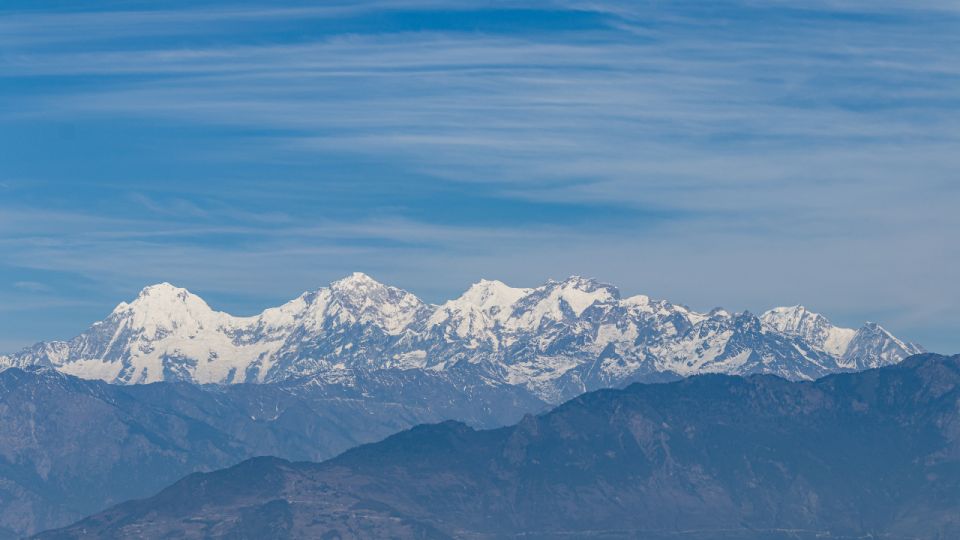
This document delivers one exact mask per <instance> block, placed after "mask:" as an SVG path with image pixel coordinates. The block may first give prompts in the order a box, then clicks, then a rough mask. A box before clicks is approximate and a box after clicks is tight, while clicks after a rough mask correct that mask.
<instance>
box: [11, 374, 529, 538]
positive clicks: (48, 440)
mask: <svg viewBox="0 0 960 540" xmlns="http://www.w3.org/2000/svg"><path fill="white" fill-rule="evenodd" d="M544 407H545V404H544V403H543V402H540V401H537V400H536V399H534V398H532V397H531V396H530V395H529V394H528V393H526V392H522V389H519V388H515V387H509V386H498V387H493V386H483V387H479V388H473V389H471V388H465V387H464V385H462V384H456V383H454V382H452V381H450V380H448V379H447V378H443V377H438V376H431V375H430V374H425V373H419V372H404V371H396V370H384V371H379V372H377V373H375V374H372V375H370V376H368V377H365V378H364V380H363V385H362V386H357V385H349V386H347V385H338V384H324V383H321V382H318V381H316V380H312V379H311V380H307V381H289V382H287V383H284V384H238V385H229V386H199V385H194V384H186V383H154V384H145V385H130V386H118V385H110V384H106V383H103V382H101V381H88V380H82V379H78V378H75V377H72V376H68V375H65V374H62V373H58V372H56V371H54V370H51V369H41V370H39V371H23V370H20V369H9V370H6V371H4V372H2V373H0V419H2V420H0V538H7V537H9V538H19V537H22V536H23V535H25V534H30V533H33V532H36V531H38V530H43V529H47V528H50V527H55V526H60V525H64V524H66V523H70V522H72V521H74V520H76V519H78V518H80V517H82V516H84V515H87V514H90V513H92V512H96V511H99V510H102V509H103V508H106V507H107V506H109V505H111V504H115V503H117V502H119V501H122V500H126V499H130V498H135V497H143V496H147V495H149V494H151V493H155V492H156V491H157V490H158V489H160V488H162V487H163V486H165V485H168V484H169V483H171V482H173V481H174V480H176V479H178V478H180V477H182V476H184V475H186V474H189V473H191V472H195V471H209V470H213V469H217V468H221V467H226V466H229V465H233V464H235V463H238V462H240V461H242V460H244V459H247V458H250V457H253V456H259V455H274V456H280V457H284V458H287V459H294V460H320V459H326V458H329V457H331V456H333V455H335V454H337V453H339V452H342V451H344V450H346V449H348V448H350V447H353V446H356V445H357V444H360V443H365V442H370V441H375V440H379V439H381V438H383V437H385V436H387V435H389V434H391V433H395V432H397V431H399V430H401V429H405V428H408V427H410V426H412V425H414V424H417V423H422V422H437V421H440V420H445V419H448V418H457V419H461V420H464V421H466V422H470V423H471V424H473V425H477V426H488V427H492V426H498V425H503V424H507V423H510V422H514V421H516V420H517V419H519V418H520V417H521V416H522V415H523V414H524V413H525V412H529V411H538V410H542V409H543V408H544Z"/></svg>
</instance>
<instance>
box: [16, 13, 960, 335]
mask: <svg viewBox="0 0 960 540" xmlns="http://www.w3.org/2000/svg"><path fill="white" fill-rule="evenodd" d="M158 5H159V4H157V3H154V2H145V1H121V0H116V1H96V2H90V1H80V2H75V1H74V2H67V1H54V2H44V3H43V4H42V6H43V7H42V8H38V6H40V4H39V3H37V2H33V1H26V0H9V1H7V2H4V3H3V5H2V6H0V119H2V121H0V323H2V324H0V352H11V351H13V350H16V349H18V348H20V347H23V346H26V345H28V344H30V343H33V342H35V341H38V340H41V339H53V338H69V337H72V336H73V335H76V334H78V333H79V332H81V331H82V330H84V329H85V328H86V327H87V326H88V325H89V324H90V323H92V322H93V321H95V320H99V319H101V318H103V317H104V316H105V315H107V314H108V313H109V312H110V310H111V309H112V308H113V307H114V306H115V305H116V304H117V303H119V302H120V301H123V300H129V299H130V298H132V297H133V296H135V295H136V293H137V291H138V290H139V289H141V288H142V287H144V286H146V285H148V284H151V283H156V282H160V281H168V282H172V283H174V284H177V285H180V286H183V287H187V288H189V289H190V290H192V291H194V292H196V293H197V294H199V295H201V296H203V297H204V298H205V299H206V300H207V301H208V302H209V303H210V304H211V305H212V306H213V307H215V308H218V309H222V310H225V311H229V312H232V313H236V314H252V313H256V312H259V311H261V310H262V309H264V308H266V307H269V306H272V305H278V304H280V303H282V302H284V301H286V300H289V299H290V298H293V297H295V296H297V295H298V294H299V293H300V292H302V291H304V290H308V289H315V288H317V287H320V286H324V285H326V284H327V283H329V282H330V281H333V280H335V279H337V278H340V277H342V276H344V275H346V274H349V273H351V272H353V271H363V272H366V273H368V274H370V275H372V276H373V277H375V278H376V279H378V280H380V281H383V282H385V283H388V284H391V285H395V286H399V287H402V288H405V289H407V290H410V291H411V292H414V293H416V294H417V295H418V296H420V297H421V298H423V299H424V300H426V301H430V302H442V301H443V300H446V299H448V298H451V297H455V296H457V295H458V294H459V293H460V292H462V291H463V290H465V289H466V288H467V287H468V286H469V285H470V283H472V282H475V281H477V280H479V279H480V278H490V279H500V280H502V281H505V282H507V283H509V284H511V285H516V286H534V285H538V284H540V283H542V282H544V281H545V280H547V279H548V278H557V279H562V278H564V277H566V276H569V275H572V274H578V275H584V276H589V277H595V278H597V279H599V280H601V281H604V282H608V283H612V284H614V285H616V286H618V287H619V288H620V290H621V291H622V293H623V294H624V295H630V294H637V293H643V294H648V295H650V296H653V297H655V298H666V299H668V300H671V301H673V302H676V303H682V304H686V305H689V306H691V307H693V308H695V309H700V310H704V311H706V310H709V309H710V308H712V307H715V306H723V307H725V308H727V309H730V310H744V309H748V310H750V311H752V312H755V313H759V312H762V311H764V310H766V309H768V308H770V307H773V306H778V305H793V304H804V305H806V306H807V307H808V308H810V309H812V310H814V311H818V312H821V313H823V314H825V315H826V316H827V317H829V318H830V319H831V320H833V321H834V322H836V323H838V324H842V325H846V326H859V325H860V324H861V323H862V322H863V321H865V320H872V321H876V322H879V323H881V324H882V325H884V326H885V327H886V328H888V329H889V330H891V331H892V332H893V333H894V334H896V335H898V336H899V337H902V338H905V339H909V340H913V341H917V342H919V343H921V344H923V345H924V346H926V347H927V348H928V349H931V350H935V351H938V352H944V353H956V352H960V332H958V329H960V310H958V309H957V308H958V306H960V285H958V279H957V275H958V271H957V268H960V211H958V210H957V209H958V208H960V174H958V173H960V150H958V149H960V144H958V143H960V4H958V3H956V2H946V1H936V0H927V1H923V0H921V1H915V2H893V1H885V0H877V1H866V0H836V1H828V0H812V1H806V2H787V1H766V2H759V1H757V2H751V1H743V0H741V1H721V2H682V1H681V2H642V1H639V2H638V1H617V0H595V1H591V2H572V1H561V0H556V1H550V0H548V1H541V2H520V1H516V2H515V1H502V2H486V3H482V4H479V3H478V4H475V5H474V6H475V7H469V8H467V7H465V6H466V4H465V3H463V2H451V1H449V0H444V1H440V0H437V1H414V0H401V1H393V2H390V1H386V2H384V1H380V2H378V1H365V2H342V3H337V2H323V3H315V2H292V1H282V2H229V3H227V2H211V1H191V2H187V1H173V2H164V3H163V7H162V8H158Z"/></svg>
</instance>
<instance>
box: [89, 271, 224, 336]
mask: <svg viewBox="0 0 960 540" xmlns="http://www.w3.org/2000/svg"><path fill="white" fill-rule="evenodd" d="M229 318H230V316H229V315H226V314H225V313H219V312H216V311H214V310H213V309H211V308H210V306H208V305H207V303H206V302H204V301H203V299H202V298H200V297H199V296H197V295H195V294H193V293H191V292H190V291H188V290H187V289H183V288H180V287H175V286H173V285H171V284H169V283H158V284H156V285H151V286H149V287H145V288H144V289H143V290H141V291H140V294H139V295H138V296H137V298H136V299H134V300H133V301H132V302H130V303H126V302H123V303H121V304H120V305H118V306H117V307H116V308H115V309H114V310H113V313H111V315H110V318H108V319H107V321H108V322H109V321H112V320H113V321H123V322H125V323H126V324H127V326H128V328H129V329H136V330H142V331H144V332H145V333H146V334H148V335H155V334H157V333H167V332H171V331H174V330H178V329H180V330H186V331H188V332H193V333H195V332H197V331H200V330H202V329H203V328H214V327H216V326H218V325H220V324H222V323H223V322H224V321H225V320H226V319H229Z"/></svg>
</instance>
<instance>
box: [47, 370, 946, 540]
mask: <svg viewBox="0 0 960 540" xmlns="http://www.w3.org/2000/svg"><path fill="white" fill-rule="evenodd" d="M128 537H148V538H160V537H177V538H179V537H215V538H341V539H347V538H382V537H393V538H652V539H660V538H663V539H667V538H669V539H708V538H709V539H714V538H722V539H733V538H736V539H749V540H759V539H768V538H811V539H812V538H904V539H906V538H929V539H948V538H960V356H953V357H944V356H937V355H930V354H926V355H917V356H913V357H911V358H909V359H907V360H905V361H904V362H902V363H900V364H898V365H895V366H890V367H884V368H880V369H872V370H868V371H864V372H860V373H849V374H839V375H832V376H828V377H825V378H823V379H820V380H817V381H815V382H790V381H787V380H784V379H780V378H776V377H773V376H763V375H761V376H751V377H747V378H743V377H736V376H726V375H704V376H696V377H691V378H689V379H685V380H681V381H677V382H671V383H665V384H635V385H632V386H630V387H628V388H626V389H624V390H601V391H596V392H591V393H588V394H585V395H583V396H581V397H578V398H576V399H574V400H571V401H569V402H567V403H564V404H563V405H561V406H559V407H557V408H556V409H554V410H552V411H551V412H549V413H545V414H542V415H540V416H527V417H525V418H524V419H523V420H522V421H521V422H520V423H518V424H516V425H514V426H512V427H507V428H499V429H493V430H485V431H477V430H474V429H472V428H470V427H468V426H467V425H465V424H462V423H458V422H444V423H441V424H435V425H422V426H418V427H415V428H413V429H410V430H408V431H404V432H402V433H399V434H397V435H394V436H391V437H389V438H387V439H386V440H384V441H382V442H379V443H375V444H368V445H364V446H361V447H358V448H356V449H353V450H350V451H348V452H346V453H344V454H342V455H341V456H339V457H337V458H335V459H332V460H329V461H326V462H323V463H319V464H317V463H291V462H288V461H284V460H281V459H276V458H257V459H253V460H249V461H246V462H243V463H241V464H240V465H237V466H235V467H231V468H229V469H224V470H220V471H216V472H213V473H197V474H192V475H190V476H187V477H186V478H184V479H182V480H180V481H179V482H177V483H175V484H173V485H172V486H170V487H169V488H167V489H165V490H163V491H161V492H160V493H159V494H157V495H156V496H154V497H151V498H148V499H143V500H137V501H131V502H126V503H123V504H120V505H117V506H115V507H113V508H111V509H109V510H107V511H105V512H102V513H99V514H96V515H94V516H91V517H89V518H86V519H84V520H82V521H80V522H78V523H76V524H74V525H72V526H70V527H67V528H64V529H61V530H57V531H50V532H47V533H44V534H41V535H40V536H39V538H43V539H61V538H128Z"/></svg>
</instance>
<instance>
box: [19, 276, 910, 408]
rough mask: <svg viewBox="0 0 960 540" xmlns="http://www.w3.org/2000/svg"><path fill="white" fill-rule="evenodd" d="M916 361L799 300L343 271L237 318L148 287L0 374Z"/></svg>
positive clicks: (597, 374)
mask: <svg viewBox="0 0 960 540" xmlns="http://www.w3.org/2000/svg"><path fill="white" fill-rule="evenodd" d="M919 352H923V348H922V347H920V346H919V345H916V344H913V343H906V342H903V341H901V340H899V339H897V338H896V337H894V336H893V335H892V334H890V333H889V332H887V331H886V330H884V329H883V328H882V327H880V326H879V325H877V324H874V323H867V324H866V325H864V326H863V327H862V328H860V329H858V330H853V329H847V328H838V327H836V326H833V325H832V324H831V323H830V322H829V321H828V320H827V319H826V318H825V317H823V316H822V315H819V314H816V313H812V312H810V311H807V310H806V309H805V308H803V307H802V306H794V307H779V308H775V309H772V310H770V311H767V312H766V313H764V314H763V315H761V316H760V317H757V316H755V315H753V314H751V313H749V312H743V313H728V312H726V311H724V310H722V309H715V310H713V311H711V312H709V313H697V312H695V311H692V310H690V309H688V308H686V307H684V306H682V305H679V304H672V303H670V302H667V301H664V300H653V299H651V298H649V297H647V296H643V295H637V296H631V297H628V298H621V296H620V293H619V291H618V290H617V289H616V288H615V287H612V286H610V285H606V284H603V283H599V282H597V281H596V280H592V279H585V278H581V277H571V278H568V279H566V280H564V281H549V282H547V283H545V284H544V285H542V286H540V287H535V288H514V287H510V286H508V285H505V284H504V283H501V282H499V281H487V280H483V281H480V282H479V283H476V284H474V285H473V286H471V287H470V288H469V289H468V290H467V291H466V292H465V293H464V294H463V295H462V296H460V297H459V298H456V299H454V300H450V301H448V302H446V303H444V304H442V305H430V304H426V303H424V302H422V301H421V300H420V299H419V298H417V297H416V296H415V295H413V294H411V293H409V292H407V291H404V290H401V289H398V288H395V287H390V286H387V285H384V284H382V283H379V282H377V281H375V280H373V279H372V278H370V277H369V276H367V275H365V274H361V273H355V274H353V275H351V276H348V277H346V278H344V279H341V280H339V281H336V282H334V283H332V284H330V286H329V287H324V288H320V289H318V290H316V291H311V292H307V293H304V294H303V295H301V296H299V297H298V298H296V299H294V300H292V301H290V302H287V303H286V304H283V305H282V306H279V307H276V308H270V309H267V310H265V311H264V312H263V313H261V314H259V315H256V316H252V317H235V316H233V315H230V314H227V313H223V312H219V311H215V310H213V309H211V308H210V307H209V306H208V305H207V303H206V302H204V301H203V300H202V299H201V298H200V297H198V296H196V295H194V294H192V293H190V292H189V291H187V290H186V289H182V288H178V287H174V286H173V285H170V284H168V283H161V284H158V285H153V286H150V287H147V288H145V289H143V291H141V293H140V295H139V296H138V297H137V298H136V299H135V300H133V301H132V302H130V303H126V302H124V303H121V304H120V305H118V306H117V307H116V309H114V310H113V312H112V313H111V314H110V315H109V316H108V317H107V318H106V319H104V320H103V321H100V322H97V323H94V325H93V326H91V327H90V328H89V329H88V330H87V331H85V332H84V333H82V334H80V335H79V336H77V337H75V338H73V339H72V340H70V341H51V342H44V343H39V344H37V345H34V346H32V347H29V348H27V349H24V350H22V351H20V352H18V353H14V354H12V355H9V356H6V357H0V368H2V367H10V366H18V367H25V366H36V365H40V366H48V367H53V368H55V369H57V370H59V371H62V372H64V373H68V374H71V375H75V376H78V377H82V378H87V379H101V380H104V381H107V382H111V383H118V384H140V383H149V382H154V381H161V380H182V381H190V382H195V383H241V382H253V383H267V382H278V381H285V380H291V379H305V380H309V379H315V380H317V379H318V380H322V381H323V382H324V383H343V384H346V385H351V384H357V380H358V378H362V377H364V376H365V374H369V373H371V372H380V371H382V370H391V369H395V370H420V371H423V372H429V373H430V375H432V376H436V375H441V376H450V377H454V378H456V379H457V380H459V381H467V382H468V384H471V385H488V386H490V385H522V386H524V387H526V388H527V389H529V390H530V391H532V392H533V393H534V394H536V395H537V396H538V397H540V398H541V399H545V400H547V401H551V402H556V401H559V400H561V399H564V398H566V397H569V396H572V395H576V394H578V393H580V392H583V391H585V390H589V389H594V388H601V387H606V386H616V385H621V384H625V383H627V382H632V381H638V380H658V379H662V378H664V377H676V376H687V375H692V374H696V373H729V374H750V373H772V374H775V375H779V376H782V377H786V378H790V379H812V378H816V377H819V376H822V375H825V374H828V373H832V372H839V371H852V370H861V369H866V368H871V367H878V366H882V365H887V364H891V363H895V362H898V361H900V360H901V359H903V358H905V357H906V356H909V355H911V354H915V353H919Z"/></svg>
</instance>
